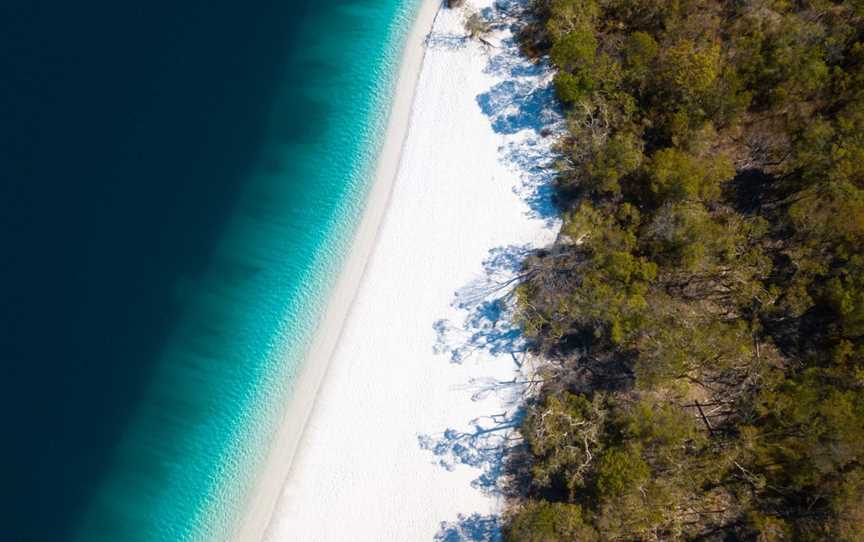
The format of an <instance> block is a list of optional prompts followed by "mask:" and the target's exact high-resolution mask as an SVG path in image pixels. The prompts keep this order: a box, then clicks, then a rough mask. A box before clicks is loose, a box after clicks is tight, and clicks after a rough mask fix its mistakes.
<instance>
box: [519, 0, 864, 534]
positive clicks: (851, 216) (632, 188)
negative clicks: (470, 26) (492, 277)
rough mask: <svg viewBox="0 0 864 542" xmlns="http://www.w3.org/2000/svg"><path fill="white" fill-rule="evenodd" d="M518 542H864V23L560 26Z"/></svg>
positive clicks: (602, 16)
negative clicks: (547, 231)
mask: <svg viewBox="0 0 864 542" xmlns="http://www.w3.org/2000/svg"><path fill="white" fill-rule="evenodd" d="M531 13H532V20H530V21H528V22H527V23H526V24H525V25H524V27H523V29H522V31H521V35H520V39H521V42H522V46H523V48H524V50H525V51H526V52H527V53H528V54H529V55H532V56H534V57H536V58H543V57H546V56H547V55H548V58H549V59H550V61H551V63H552V65H553V67H554V69H555V80H554V84H555V91H556V94H557V97H558V99H559V100H560V102H561V104H562V107H563V108H564V110H565V112H566V125H567V130H566V134H564V135H563V136H562V137H561V140H560V143H559V149H558V150H559V152H560V160H559V161H558V163H557V164H556V172H555V173H556V178H557V180H556V193H557V201H558V204H559V207H560V209H561V213H562V218H563V226H562V230H561V233H560V235H559V236H558V240H557V241H556V242H555V243H554V244H553V245H552V246H548V247H546V248H544V249H543V250H538V251H535V252H534V253H533V254H531V255H530V256H529V258H528V259H527V261H526V262H525V264H524V269H523V276H524V279H523V280H522V282H521V283H520V285H519V286H518V288H517V290H516V295H515V299H516V301H515V305H516V307H515V312H514V318H515V319H516V321H517V323H518V324H519V325H520V326H521V328H522V329H523V330H524V333H525V335H526V336H527V337H528V338H529V339H530V341H531V345H532V346H531V348H532V350H533V354H534V355H535V356H537V357H538V358H541V359H543V360H545V362H544V364H543V365H542V368H541V369H540V370H539V371H538V374H537V375H536V379H537V380H538V381H539V382H540V383H541V384H540V385H539V388H538V389H537V391H536V393H533V394H532V395H531V397H530V399H529V400H528V402H527V405H526V412H525V416H524V418H523V420H522V422H521V426H520V429H519V433H520V435H521V437H522V442H523V445H522V446H520V447H517V448H516V449H515V450H514V451H512V452H511V453H510V457H509V460H508V468H509V472H510V480H509V484H510V485H511V486H512V487H511V490H512V497H511V498H510V499H509V505H508V508H507V512H506V514H505V518H504V538H505V540H508V541H513V542H515V541H536V542H554V541H565V540H566V541H574V540H578V541H594V540H615V541H643V540H646V541H649V540H706V541H732V540H753V541H761V542H769V541H784V540H801V541H822V540H826V541H827V540H831V541H861V540H864V339H862V334H864V250H862V247H864V244H862V242H864V0H846V1H831V0H798V1H794V0H737V1H732V0H725V1H721V0H535V1H534V3H533V5H532V8H531Z"/></svg>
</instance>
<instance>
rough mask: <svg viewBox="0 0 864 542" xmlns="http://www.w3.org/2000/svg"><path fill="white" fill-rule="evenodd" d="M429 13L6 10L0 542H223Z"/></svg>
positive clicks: (339, 4)
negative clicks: (397, 81)
mask: <svg viewBox="0 0 864 542" xmlns="http://www.w3.org/2000/svg"><path fill="white" fill-rule="evenodd" d="M416 4H417V1H416V0H317V1H316V2H309V1H306V0H278V1H277V0H252V1H250V2H243V3H237V2H221V1H214V0H210V1H208V2H204V1H200V0H185V1H179V2H178V1H171V2H167V1H163V0H152V1H150V2H134V3H133V2H115V1H111V2H109V1H104V0H100V1H86V0H85V1H83V2H60V1H56V0H55V1H46V0H6V1H4V2H2V3H0V50H2V54H0V241H2V245H0V246H2V249H3V257H2V265H0V356H2V357H0V359H2V364H0V366H2V369H3V373H2V377H0V382H2V384H0V385H2V390H0V392H2V393H0V396H2V404H0V407H2V412H3V420H4V424H3V425H4V427H3V435H4V436H3V440H2V446H0V450H2V451H0V454H2V456H0V460H2V463H0V465H2V466H3V469H4V471H5V472H6V474H4V477H3V484H4V487H3V491H2V499H3V502H2V503H0V506H2V508H0V509H2V510H3V512H4V520H3V521H2V522H0V539H2V540H11V541H17V540H22V541H24V540H28V541H29V540H38V541H41V540H51V541H54V540H73V539H78V540H112V541H122V540H172V541H173V540H183V539H209V538H214V537H215V538H218V537H220V536H224V534H225V530H224V529H225V528H226V525H229V524H230V522H231V521H232V520H233V518H234V517H235V516H236V514H237V510H238V508H239V506H240V505H241V503H242V500H243V494H244V491H245V489H246V488H247V487H248V483H249V473H250V472H254V466H255V465H256V462H257V461H259V460H260V458H261V452H262V451H263V450H264V449H265V447H266V445H267V438H268V435H269V434H270V433H269V429H270V421H272V420H273V419H274V417H275V416H277V415H278V413H279V405H280V404H281V403H282V400H283V399H284V397H285V395H286V394H288V393H290V391H291V389H290V384H291V378H292V376H293V374H294V370H295V369H296V367H297V364H298V363H299V361H300V359H301V358H302V354H303V349H304V348H305V346H306V345H307V343H308V340H309V337H310V335H311V333H312V331H313V330H314V327H315V324H316V322H317V318H318V317H319V315H320V310H321V308H322V306H323V300H324V298H325V297H326V292H327V288H328V286H329V285H330V282H331V280H332V279H333V276H334V275H335V270H336V269H338V266H339V263H340V261H341V260H340V259H341V257H342V255H343V254H344V253H345V247H346V245H347V241H348V240H349V239H350V234H351V232H352V228H353V227H354V225H355V223H356V220H357V217H358V216H359V214H360V212H361V210H362V202H363V198H364V196H365V193H366V189H367V188H368V180H369V177H370V172H371V169H372V165H373V164H374V158H375V156H376V153H377V150H378V145H379V144H380V140H381V134H382V132H383V127H384V126H385V123H386V111H387V107H388V105H389V96H390V92H391V90H392V84H393V80H394V73H395V67H396V65H397V61H398V58H399V54H400V52H401V46H402V43H403V40H404V35H405V31H406V30H407V28H408V26H409V24H410V22H411V20H412V18H413V14H414V9H415V7H416Z"/></svg>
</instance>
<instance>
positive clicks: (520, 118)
mask: <svg viewBox="0 0 864 542" xmlns="http://www.w3.org/2000/svg"><path fill="white" fill-rule="evenodd" d="M499 5H500V6H503V7H500V8H499V9H501V10H502V12H501V13H502V14H501V15H499V16H498V18H499V19H505V20H506V19H513V18H514V16H515V17H518V16H519V14H520V13H521V10H523V9H524V5H525V3H524V2H517V1H512V2H499V4H496V7H498V6H499ZM512 30H513V32H512V33H513V34H515V30H518V28H516V27H513V28H512ZM484 71H485V73H487V74H489V75H492V76H494V77H495V78H496V79H498V82H497V83H496V84H495V85H493V86H492V88H490V89H489V90H487V91H486V92H483V93H481V94H479V95H478V96H477V97H476V101H477V105H478V107H480V110H481V111H482V112H483V114H484V115H486V116H487V117H488V118H489V120H490V122H491V125H492V129H493V130H494V131H495V132H496V133H497V134H501V135H503V136H508V137H506V138H505V143H504V144H503V145H502V146H501V147H500V149H499V152H500V153H501V158H502V161H503V163H504V164H506V165H507V166H508V167H509V168H511V169H512V170H514V171H516V172H518V174H519V178H520V184H519V186H517V187H516V188H515V189H514V191H515V192H516V194H517V195H519V196H520V197H521V198H522V199H523V200H524V201H525V202H526V203H527V204H528V208H529V211H528V214H529V216H531V217H533V218H538V219H541V220H545V221H547V222H548V223H549V225H551V224H552V223H553V222H554V221H556V220H557V218H558V215H559V209H558V207H557V206H556V204H555V193H554V188H553V181H554V177H555V162H556V161H557V160H558V158H559V154H558V151H557V150H556V148H555V140H556V138H555V137H551V136H553V135H554V134H556V133H562V132H563V131H564V129H565V123H564V115H563V112H562V110H561V108H560V105H559V104H558V101H557V100H556V99H555V88H554V84H553V77H552V70H551V67H550V66H549V64H548V62H547V61H545V60H542V61H534V60H530V59H528V58H526V57H525V56H523V55H522V54H521V52H520V50H519V44H518V43H517V42H516V38H515V37H513V36H512V35H511V36H508V37H506V38H505V39H503V40H501V47H500V48H496V49H493V50H491V51H490V56H489V62H488V63H487V65H486V68H485V70H484Z"/></svg>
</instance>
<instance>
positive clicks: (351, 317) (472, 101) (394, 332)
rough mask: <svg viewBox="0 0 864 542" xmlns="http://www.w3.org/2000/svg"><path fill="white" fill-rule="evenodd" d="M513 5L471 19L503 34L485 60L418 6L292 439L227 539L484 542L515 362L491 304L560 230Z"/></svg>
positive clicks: (490, 534) (545, 94)
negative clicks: (492, 23) (527, 255)
mask: <svg viewBox="0 0 864 542" xmlns="http://www.w3.org/2000/svg"><path fill="white" fill-rule="evenodd" d="M519 4H520V3H519V2H506V1H505V2H501V1H499V2H497V3H496V5H494V6H493V3H492V1H490V0H481V1H476V2H474V3H473V5H472V6H469V8H473V9H486V10H487V11H486V12H485V14H486V15H487V16H488V17H490V18H491V19H493V20H496V21H500V22H501V24H498V25H496V27H495V30H494V31H493V32H492V33H491V34H490V36H489V38H488V41H489V42H490V43H491V44H493V45H494V46H493V47H490V46H488V45H483V44H481V43H480V42H478V41H472V40H468V39H465V37H464V35H465V31H464V29H463V20H464V18H465V14H466V8H460V9H456V10H447V9H441V10H440V12H439V13H438V15H437V17H434V16H435V12H436V10H438V4H437V2H436V1H435V0H427V1H426V2H425V4H424V6H423V8H422V10H421V14H420V15H419V17H418V21H417V23H416V25H415V29H414V31H413V32H412V34H411V36H410V38H409V43H408V46H407V50H406V53H405V59H404V61H403V65H402V69H401V73H400V82H399V89H398V92H397V95H396V98H395V100H396V101H395V103H394V107H393V111H392V113H391V119H390V125H389V128H388V134H387V139H386V142H385V148H384V154H383V156H382V157H381V159H380V163H379V168H378V177H377V179H376V181H375V186H374V188H373V192H372V194H371V196H370V200H369V202H368V204H367V209H366V211H365V214H364V217H363V222H362V224H361V226H360V230H359V231H358V233H357V238H356V240H355V243H354V246H353V249H352V253H351V255H350V257H349V261H348V264H347V267H346V269H345V270H344V271H343V273H342V276H341V277H340V279H339V284H338V285H337V288H336V291H335V292H334V294H333V297H332V299H331V302H330V305H329V306H328V309H327V314H326V316H325V320H324V323H323V325H322V326H323V327H322V329H321V330H319V332H318V336H317V337H316V341H315V343H314V345H313V350H312V352H311V354H310V356H309V359H308V360H307V364H306V368H305V369H304V374H303V375H302V376H301V379H300V380H299V384H298V386H299V388H298V390H297V391H296V392H295V398H294V399H293V400H292V405H289V408H288V411H287V416H289V417H290V419H291V420H292V421H294V423H293V424H285V425H286V426H290V427H295V429H290V428H285V429H283V431H282V432H281V433H280V435H279V436H278V442H277V444H276V445H275V446H274V448H273V452H272V454H271V458H270V460H269V462H268V464H267V465H266V466H265V469H264V471H263V476H262V479H261V481H260V483H259V487H258V488H257V489H256V492H255V495H253V501H252V505H251V506H250V512H249V513H248V514H247V516H246V517H245V520H244V522H243V524H242V525H241V527H240V532H239V535H238V537H237V539H239V540H259V539H261V538H262V536H263V537H264V538H265V539H266V540H270V541H289V540H290V541H348V540H351V541H358V542H362V541H420V540H494V539H496V537H497V520H496V513H497V512H498V511H499V510H500V505H501V502H500V501H501V498H500V495H499V493H498V492H497V479H498V475H499V471H500V467H501V461H500V460H501V453H502V450H503V446H504V444H505V439H506V438H507V437H508V434H509V433H510V431H511V428H512V427H513V425H514V423H515V422H514V416H515V415H516V414H517V412H516V411H517V406H518V404H517V401H516V398H517V395H518V393H519V391H520V389H521V385H520V384H519V381H518V379H519V366H518V364H519V363H520V362H521V361H522V360H523V355H522V351H523V349H524V347H523V345H522V343H521V340H520V337H519V334H518V333H517V332H516V331H515V330H513V329H511V328H509V327H507V325H506V324H505V323H504V322H503V321H499V318H500V317H501V316H502V311H503V310H506V303H505V302H504V301H502V300H501V298H502V296H505V295H506V293H507V291H508V290H509V284H508V282H507V281H508V279H509V278H511V277H513V276H514V275H515V274H516V272H517V271H518V265H519V261H520V258H521V257H522V255H523V254H524V252H525V250H526V249H527V248H529V247H534V246H540V245H545V244H547V243H549V242H551V241H552V240H553V239H554V236H555V235H556V233H557V229H558V224H557V222H556V221H555V218H554V216H555V213H554V211H553V209H552V208H551V203H550V201H549V192H550V186H549V179H548V178H545V177H544V176H543V173H542V172H540V171H537V170H536V169H531V168H530V166H533V167H536V165H537V164H538V163H539V162H538V160H542V159H543V158H544V157H547V158H549V159H551V150H550V146H551V144H552V141H551V139H552V138H548V137H546V138H544V137H542V136H541V135H540V134H539V133H538V132H537V127H538V126H539V125H540V119H541V118H545V121H544V122H547V123H548V121H549V119H548V118H547V117H544V116H549V115H553V116H554V115H556V113H555V112H554V111H550V110H548V108H549V107H553V105H552V103H553V101H552V99H551V87H550V75H549V73H548V70H546V69H545V68H543V67H542V66H536V65H533V64H531V63H530V62H528V61H527V60H525V59H523V58H521V57H520V56H519V55H518V48H517V47H516V45H515V44H514V43H513V40H512V36H511V34H510V31H509V28H508V23H507V18H508V17H507V13H508V10H514V9H519V7H520V6H519ZM433 18H434V20H435V23H434V29H433V31H432V33H431V34H430V35H429V36H428V39H427V36H426V34H427V33H428V32H429V28H430V26H431V23H432V20H433ZM424 41H425V46H424V45H423V44H424ZM421 59H422V67H421V64H420V60H421ZM418 73H419V79H418ZM415 84H416V90H415ZM412 91H413V92H412ZM412 98H413V102H412ZM382 217H383V218H382ZM346 313H347V318H345V317H344V315H345V314H346ZM343 323H344V325H343ZM334 346H335V349H334ZM331 353H332V355H331ZM328 360H329V363H328ZM325 369H326V375H325V374H324V372H325ZM322 376H323V381H322ZM319 382H320V388H319ZM316 389H317V395H315V391H316ZM312 396H315V401H314V407H313V408H312V411H311V415H309V418H308V422H307V424H306V426H305V430H303V432H302V435H299V434H298V432H297V429H296V425H297V424H296V420H297V419H303V418H305V417H306V414H307V412H308V409H309V408H310V406H311V401H309V398H310V397H312ZM298 417H301V418H298ZM298 437H299V445H296V443H297V439H298ZM295 448H296V453H295ZM289 469H290V470H289ZM277 496H278V500H277V501H275V505H274V499H275V498H276V497H277ZM268 518H269V521H268ZM265 527H266V532H265V530H264V529H265Z"/></svg>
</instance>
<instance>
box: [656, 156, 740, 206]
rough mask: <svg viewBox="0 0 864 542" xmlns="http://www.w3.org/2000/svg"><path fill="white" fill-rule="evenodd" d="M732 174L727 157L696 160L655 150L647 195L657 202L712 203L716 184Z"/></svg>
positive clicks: (717, 193)
mask: <svg viewBox="0 0 864 542" xmlns="http://www.w3.org/2000/svg"><path fill="white" fill-rule="evenodd" d="M734 175H735V168H734V167H733V166H732V164H731V162H730V160H729V159H728V158H725V157H723V156H714V157H710V158H703V159H700V158H698V157H695V156H692V155H690V154H688V153H686V152H682V151H680V150H678V149H675V148H668V149H661V150H659V151H657V152H656V153H654V155H653V156H652V157H651V163H650V164H649V166H648V178H649V182H650V188H651V192H652V193H654V194H655V195H656V196H657V197H658V198H659V199H660V200H661V201H688V200H699V201H706V202H707V201H713V200H716V199H717V198H718V197H719V196H720V183H721V182H722V181H726V180H728V179H731V178H732V176H734Z"/></svg>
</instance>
